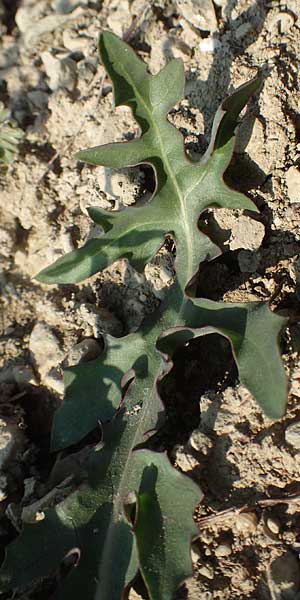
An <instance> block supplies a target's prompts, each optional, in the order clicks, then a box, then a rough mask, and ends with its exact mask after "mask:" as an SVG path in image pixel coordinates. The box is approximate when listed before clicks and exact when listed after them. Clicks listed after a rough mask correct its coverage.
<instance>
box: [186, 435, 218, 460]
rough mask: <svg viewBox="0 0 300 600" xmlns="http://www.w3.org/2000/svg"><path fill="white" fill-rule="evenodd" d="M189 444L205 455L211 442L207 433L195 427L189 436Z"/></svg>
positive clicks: (210, 446)
mask: <svg viewBox="0 0 300 600" xmlns="http://www.w3.org/2000/svg"><path fill="white" fill-rule="evenodd" d="M189 445H190V446H191V447H192V448H193V449H194V450H196V452H201V453H202V454H205V455H206V454H207V453H208V451H209V449H210V448H212V445H213V444H212V441H211V439H210V438H209V437H208V435H205V433H202V431H199V429H195V430H194V431H193V432H192V434H191V436H190V439H189Z"/></svg>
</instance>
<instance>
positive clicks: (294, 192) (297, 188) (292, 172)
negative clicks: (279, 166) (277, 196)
mask: <svg viewBox="0 0 300 600" xmlns="http://www.w3.org/2000/svg"><path fill="white" fill-rule="evenodd" d="M285 180H286V184H287V188H288V197H289V200H290V202H295V203H298V202H300V171H299V170H298V169H297V167H290V168H289V170H288V171H287V172H286V174H285Z"/></svg>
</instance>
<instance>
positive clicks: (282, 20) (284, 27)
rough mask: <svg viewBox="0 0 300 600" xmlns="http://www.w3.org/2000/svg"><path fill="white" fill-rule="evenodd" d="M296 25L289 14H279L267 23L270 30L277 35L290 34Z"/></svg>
mask: <svg viewBox="0 0 300 600" xmlns="http://www.w3.org/2000/svg"><path fill="white" fill-rule="evenodd" d="M294 23H295V18H294V16H293V15H291V14H290V13H289V12H279V13H276V14H275V15H274V16H273V17H271V19H270V21H269V23H267V27H268V30H269V31H270V32H272V31H273V30H275V31H277V33H288V32H289V31H290V29H291V28H292V27H293V25H294Z"/></svg>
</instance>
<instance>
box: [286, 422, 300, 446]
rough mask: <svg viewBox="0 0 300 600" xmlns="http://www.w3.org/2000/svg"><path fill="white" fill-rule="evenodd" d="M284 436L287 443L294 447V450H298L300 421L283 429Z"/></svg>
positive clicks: (299, 444)
mask: <svg viewBox="0 0 300 600" xmlns="http://www.w3.org/2000/svg"><path fill="white" fill-rule="evenodd" d="M284 436H285V439H286V441H287V443H288V444H290V445H291V446H293V448H296V450H300V422H298V423H292V425H289V426H288V427H287V428H286V430H285V434H284Z"/></svg>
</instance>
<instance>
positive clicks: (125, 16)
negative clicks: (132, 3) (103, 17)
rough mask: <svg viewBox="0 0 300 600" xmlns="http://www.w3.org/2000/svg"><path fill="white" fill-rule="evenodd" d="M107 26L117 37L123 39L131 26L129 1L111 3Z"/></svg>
mask: <svg viewBox="0 0 300 600" xmlns="http://www.w3.org/2000/svg"><path fill="white" fill-rule="evenodd" d="M107 24H108V26H109V28H110V29H111V30H112V31H113V32H114V33H115V34H116V35H118V36H120V37H122V35H123V33H124V32H125V31H126V29H128V28H129V27H130V24H131V15H130V10H129V2H128V0H110V1H109V11H108V16H107Z"/></svg>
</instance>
